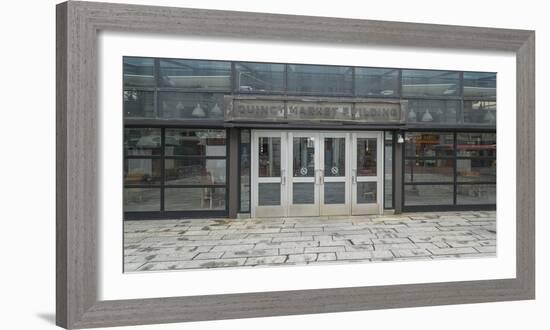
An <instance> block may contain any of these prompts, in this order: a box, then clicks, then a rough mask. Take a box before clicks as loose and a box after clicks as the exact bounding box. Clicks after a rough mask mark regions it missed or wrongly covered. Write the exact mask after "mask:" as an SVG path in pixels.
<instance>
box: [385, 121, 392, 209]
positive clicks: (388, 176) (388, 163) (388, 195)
mask: <svg viewBox="0 0 550 330" xmlns="http://www.w3.org/2000/svg"><path fill="white" fill-rule="evenodd" d="M384 207H385V208H387V209H391V208H393V132H385V133H384Z"/></svg>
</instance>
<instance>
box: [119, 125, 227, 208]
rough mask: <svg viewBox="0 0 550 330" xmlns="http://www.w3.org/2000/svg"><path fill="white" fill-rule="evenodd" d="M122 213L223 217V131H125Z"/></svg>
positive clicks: (224, 160) (224, 185) (225, 146)
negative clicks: (214, 213) (208, 213)
mask: <svg viewBox="0 0 550 330" xmlns="http://www.w3.org/2000/svg"><path fill="white" fill-rule="evenodd" d="M124 151H125V153H124V190H125V193H124V211H125V212H145V211H147V212H164V211H225V209H226V199H227V198H226V197H227V196H226V185H227V166H226V157H227V143H226V131H225V130H223V129H185V128H125V129H124Z"/></svg>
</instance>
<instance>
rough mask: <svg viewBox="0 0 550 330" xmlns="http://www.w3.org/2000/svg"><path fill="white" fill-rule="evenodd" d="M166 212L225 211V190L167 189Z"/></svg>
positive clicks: (165, 191) (205, 188) (165, 197)
mask: <svg viewBox="0 0 550 330" xmlns="http://www.w3.org/2000/svg"><path fill="white" fill-rule="evenodd" d="M164 209H165V210H166V211H194V210H225V188H223V187H222V188H217V187H216V188H212V187H204V188H166V189H164Z"/></svg>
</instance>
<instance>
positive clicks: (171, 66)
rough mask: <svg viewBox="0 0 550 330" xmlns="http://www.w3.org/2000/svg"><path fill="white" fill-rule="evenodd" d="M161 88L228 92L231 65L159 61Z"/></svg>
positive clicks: (169, 60)
mask: <svg viewBox="0 0 550 330" xmlns="http://www.w3.org/2000/svg"><path fill="white" fill-rule="evenodd" d="M160 82H161V85H162V86H165V87H174V88H184V89H189V90H229V89H230V88H231V63H230V62H218V61H198V60H175V59H161V60H160Z"/></svg>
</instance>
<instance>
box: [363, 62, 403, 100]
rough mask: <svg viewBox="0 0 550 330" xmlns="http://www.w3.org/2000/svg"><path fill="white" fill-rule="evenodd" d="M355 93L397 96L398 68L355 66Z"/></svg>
mask: <svg viewBox="0 0 550 330" xmlns="http://www.w3.org/2000/svg"><path fill="white" fill-rule="evenodd" d="M355 94H357V95H361V96H388V97H390V96H391V97H399V95H398V94H399V70H398V69H376V68H356V69H355Z"/></svg>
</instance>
